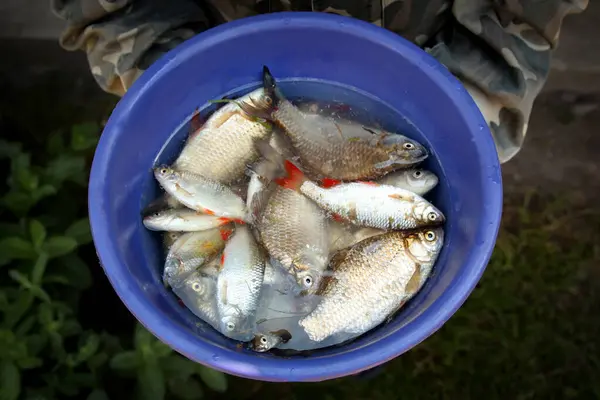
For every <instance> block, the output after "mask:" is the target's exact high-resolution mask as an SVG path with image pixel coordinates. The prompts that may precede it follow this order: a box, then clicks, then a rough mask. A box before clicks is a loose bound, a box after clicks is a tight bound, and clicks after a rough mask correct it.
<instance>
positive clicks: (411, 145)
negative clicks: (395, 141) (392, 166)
mask: <svg viewBox="0 0 600 400" xmlns="http://www.w3.org/2000/svg"><path fill="white" fill-rule="evenodd" d="M402 147H404V148H405V149H406V150H412V149H414V148H415V145H414V144H412V143H410V142H406V143H404V144H403V145H402Z"/></svg>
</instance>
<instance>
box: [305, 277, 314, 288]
mask: <svg viewBox="0 0 600 400" xmlns="http://www.w3.org/2000/svg"><path fill="white" fill-rule="evenodd" d="M303 283H304V286H306V287H311V286H312V284H313V279H312V277H310V276H305V277H304V280H303Z"/></svg>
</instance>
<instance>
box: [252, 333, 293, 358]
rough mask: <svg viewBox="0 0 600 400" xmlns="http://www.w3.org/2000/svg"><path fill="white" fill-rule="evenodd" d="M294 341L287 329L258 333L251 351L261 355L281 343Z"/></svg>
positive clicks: (253, 340)
mask: <svg viewBox="0 0 600 400" xmlns="http://www.w3.org/2000/svg"><path fill="white" fill-rule="evenodd" d="M291 339H292V335H291V334H290V332H289V331H287V330H285V329H280V330H277V331H271V332H267V333H257V334H256V335H254V339H252V342H251V344H250V346H251V349H252V350H254V351H257V352H259V353H263V352H265V351H269V350H271V349H272V348H274V347H277V346H278V345H279V344H281V343H287V342H289V341H290V340H291Z"/></svg>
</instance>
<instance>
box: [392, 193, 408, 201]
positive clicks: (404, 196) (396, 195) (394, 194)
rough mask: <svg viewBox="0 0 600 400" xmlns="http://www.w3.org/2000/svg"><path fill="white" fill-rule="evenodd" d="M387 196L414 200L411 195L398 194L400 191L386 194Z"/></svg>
mask: <svg viewBox="0 0 600 400" xmlns="http://www.w3.org/2000/svg"><path fill="white" fill-rule="evenodd" d="M388 197H389V198H392V199H395V200H402V201H413V200H414V198H413V197H412V196H410V195H405V194H400V193H392V194H388Z"/></svg>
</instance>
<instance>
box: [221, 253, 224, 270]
mask: <svg viewBox="0 0 600 400" xmlns="http://www.w3.org/2000/svg"><path fill="white" fill-rule="evenodd" d="M220 263H221V268H223V265H225V252H223V253H221V261H220Z"/></svg>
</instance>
